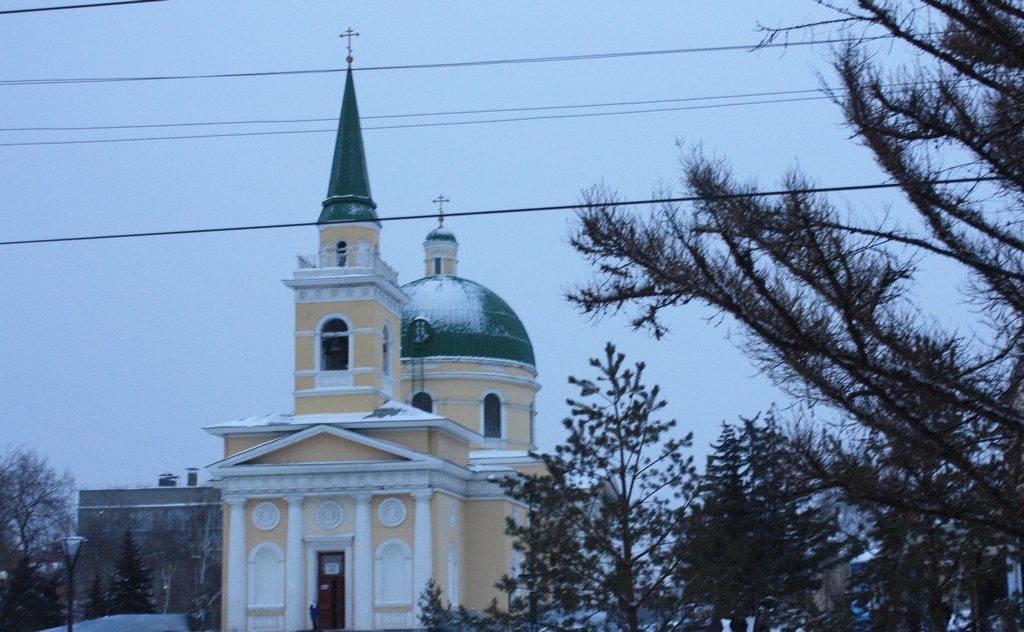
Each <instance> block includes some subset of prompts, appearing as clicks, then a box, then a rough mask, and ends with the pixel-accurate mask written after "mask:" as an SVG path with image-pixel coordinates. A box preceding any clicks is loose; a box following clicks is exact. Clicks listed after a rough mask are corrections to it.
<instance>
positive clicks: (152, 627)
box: [40, 614, 188, 632]
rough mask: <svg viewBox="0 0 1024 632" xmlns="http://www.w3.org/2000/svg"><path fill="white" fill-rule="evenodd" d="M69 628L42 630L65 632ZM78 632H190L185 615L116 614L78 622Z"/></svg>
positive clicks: (76, 628)
mask: <svg viewBox="0 0 1024 632" xmlns="http://www.w3.org/2000/svg"><path fill="white" fill-rule="evenodd" d="M64 630H67V626H64V625H61V626H58V627H56V628H49V629H47V630H40V632H63V631H64ZM75 631H76V632H188V623H187V622H186V621H185V615H183V614H116V615H112V616H109V617H103V618H101V619H91V620H89V621H78V622H76V623H75Z"/></svg>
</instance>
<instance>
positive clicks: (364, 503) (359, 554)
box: [345, 492, 373, 630]
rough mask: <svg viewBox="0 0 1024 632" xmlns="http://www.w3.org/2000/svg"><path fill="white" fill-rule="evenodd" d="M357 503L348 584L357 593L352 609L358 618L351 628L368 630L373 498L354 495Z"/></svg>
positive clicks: (370, 609)
mask: <svg viewBox="0 0 1024 632" xmlns="http://www.w3.org/2000/svg"><path fill="white" fill-rule="evenodd" d="M352 499H353V500H354V501H356V524H355V533H354V534H353V535H354V540H355V541H354V542H353V543H352V547H353V553H354V554H355V559H354V560H352V574H353V575H354V577H352V578H350V579H349V581H347V582H345V584H346V585H347V586H351V587H352V588H353V590H354V591H355V592H354V593H353V605H354V608H353V609H354V610H355V617H354V619H353V621H352V624H353V625H352V627H354V628H355V629H357V630H369V629H370V628H372V627H373V525H372V524H371V522H370V501H371V500H373V494H371V493H370V492H359V493H356V494H352Z"/></svg>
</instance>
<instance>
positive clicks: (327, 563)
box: [316, 553, 345, 630]
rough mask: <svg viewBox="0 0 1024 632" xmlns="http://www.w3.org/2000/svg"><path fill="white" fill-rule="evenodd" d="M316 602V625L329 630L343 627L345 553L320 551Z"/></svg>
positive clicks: (318, 627)
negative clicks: (317, 608) (317, 610)
mask: <svg viewBox="0 0 1024 632" xmlns="http://www.w3.org/2000/svg"><path fill="white" fill-rule="evenodd" d="M317 586H318V589H317V604H318V605H319V607H320V616H319V617H318V618H317V622H316V627H317V629H320V630H331V629H338V628H343V627H345V554H344V553H321V554H320V560H319V581H318V582H317Z"/></svg>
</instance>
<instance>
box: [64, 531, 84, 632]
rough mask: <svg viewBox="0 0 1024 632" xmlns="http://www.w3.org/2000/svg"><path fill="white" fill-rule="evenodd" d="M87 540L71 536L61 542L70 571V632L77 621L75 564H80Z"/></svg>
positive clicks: (65, 564)
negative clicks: (80, 556)
mask: <svg viewBox="0 0 1024 632" xmlns="http://www.w3.org/2000/svg"><path fill="white" fill-rule="evenodd" d="M83 542H85V538H83V537H82V536H80V535H69V536H67V537H66V538H63V539H62V540H61V541H60V545H61V549H62V550H63V551H64V568H66V569H67V571H68V632H71V631H72V626H73V622H74V619H75V564H76V563H78V552H79V551H80V550H81V548H82V543H83Z"/></svg>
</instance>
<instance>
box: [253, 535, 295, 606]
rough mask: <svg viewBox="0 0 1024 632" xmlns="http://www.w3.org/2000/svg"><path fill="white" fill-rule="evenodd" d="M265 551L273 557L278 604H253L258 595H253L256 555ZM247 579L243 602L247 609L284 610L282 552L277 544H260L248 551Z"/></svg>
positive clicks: (254, 590)
mask: <svg viewBox="0 0 1024 632" xmlns="http://www.w3.org/2000/svg"><path fill="white" fill-rule="evenodd" d="M266 550H269V551H271V552H272V553H273V554H274V557H275V562H276V568H275V571H274V572H275V575H277V577H275V578H274V580H275V581H276V582H277V583H279V584H280V585H279V586H278V588H279V592H280V599H281V601H280V602H279V603H255V600H256V597H257V596H258V595H256V594H255V592H256V584H257V582H256V556H257V555H258V554H260V553H262V552H263V551H266ZM248 579H249V582H248V587H247V590H246V595H245V601H246V604H247V605H248V607H249V608H250V609H258V610H275V609H280V608H284V596H285V568H284V551H283V550H281V547H280V546H278V545H277V544H275V543H273V542H260V543H259V544H257V545H256V546H254V547H252V550H251V551H249V559H248Z"/></svg>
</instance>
